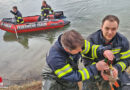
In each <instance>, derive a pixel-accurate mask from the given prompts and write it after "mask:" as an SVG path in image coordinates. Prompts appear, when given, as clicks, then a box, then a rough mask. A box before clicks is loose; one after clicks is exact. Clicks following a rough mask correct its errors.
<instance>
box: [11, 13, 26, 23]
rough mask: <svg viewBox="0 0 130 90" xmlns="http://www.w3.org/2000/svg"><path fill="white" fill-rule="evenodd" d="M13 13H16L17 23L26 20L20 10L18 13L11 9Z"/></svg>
mask: <svg viewBox="0 0 130 90" xmlns="http://www.w3.org/2000/svg"><path fill="white" fill-rule="evenodd" d="M11 13H12V14H14V16H15V19H16V21H17V24H22V23H24V20H23V18H22V14H21V13H20V12H19V11H17V12H16V13H15V12H13V11H11Z"/></svg>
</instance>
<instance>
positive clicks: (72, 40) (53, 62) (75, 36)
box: [42, 30, 114, 90]
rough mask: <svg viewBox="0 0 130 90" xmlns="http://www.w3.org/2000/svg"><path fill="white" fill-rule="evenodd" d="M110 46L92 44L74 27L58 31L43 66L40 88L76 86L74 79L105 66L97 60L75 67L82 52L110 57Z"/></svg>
mask: <svg viewBox="0 0 130 90" xmlns="http://www.w3.org/2000/svg"><path fill="white" fill-rule="evenodd" d="M110 48H111V47H109V46H107V47H102V46H99V45H91V44H90V43H89V42H88V41H86V40H84V39H83V37H82V36H81V35H80V34H79V33H78V32H76V31H75V30H70V31H67V32H65V33H64V34H62V35H60V36H59V38H58V40H57V41H56V43H55V44H54V45H53V46H52V47H51V49H50V50H49V53H48V54H47V57H46V63H45V66H44V68H43V87H42V90H78V89H79V87H78V85H77V82H79V81H84V80H86V79H89V78H90V77H93V76H95V75H97V74H98V71H101V70H106V69H108V65H107V64H106V63H105V62H104V61H99V62H98V63H96V64H93V65H91V66H88V67H84V68H83V69H81V70H79V69H78V61H79V59H80V58H81V53H84V54H87V55H88V56H89V57H90V56H94V57H102V56H103V55H104V56H105V57H106V58H108V59H110V60H112V59H113V58H114V55H113V54H112V52H111V51H110V50H107V49H110Z"/></svg>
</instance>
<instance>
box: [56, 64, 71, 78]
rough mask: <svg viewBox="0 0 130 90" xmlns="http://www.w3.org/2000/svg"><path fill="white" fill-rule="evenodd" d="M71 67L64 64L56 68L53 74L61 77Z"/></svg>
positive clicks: (68, 71) (69, 70)
mask: <svg viewBox="0 0 130 90" xmlns="http://www.w3.org/2000/svg"><path fill="white" fill-rule="evenodd" d="M72 70H73V69H72V68H71V66H70V64H67V65H65V66H64V67H62V68H61V69H57V70H56V71H55V74H56V75H57V76H58V78H61V77H63V76H64V75H66V74H68V73H70V72H71V71H72Z"/></svg>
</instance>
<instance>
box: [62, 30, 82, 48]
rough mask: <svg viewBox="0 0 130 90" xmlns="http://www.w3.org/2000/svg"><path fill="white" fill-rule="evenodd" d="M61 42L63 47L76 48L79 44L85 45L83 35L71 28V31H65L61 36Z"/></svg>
mask: <svg viewBox="0 0 130 90" xmlns="http://www.w3.org/2000/svg"><path fill="white" fill-rule="evenodd" d="M61 43H62V46H63V48H67V49H69V50H74V49H76V48H77V47H78V46H81V47H82V46H83V45H84V39H83V37H82V36H81V34H80V33H78V32H77V31H75V30H70V31H67V32H65V33H64V34H63V35H62V36H61Z"/></svg>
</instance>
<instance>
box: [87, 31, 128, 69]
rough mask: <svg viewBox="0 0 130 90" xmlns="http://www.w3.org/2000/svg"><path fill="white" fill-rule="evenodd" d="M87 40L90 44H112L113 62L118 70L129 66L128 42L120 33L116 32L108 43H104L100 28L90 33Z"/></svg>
mask: <svg viewBox="0 0 130 90" xmlns="http://www.w3.org/2000/svg"><path fill="white" fill-rule="evenodd" d="M87 40H88V41H90V42H91V43H92V44H98V45H103V46H107V45H112V52H113V54H114V55H115V57H116V59H115V60H114V63H113V64H114V65H115V67H116V68H117V69H118V71H124V70H125V69H126V67H128V66H129V59H130V50H129V42H128V40H127V39H126V38H125V37H124V36H123V35H122V34H120V33H118V32H117V34H116V35H115V37H114V38H113V39H112V40H111V41H110V42H109V43H105V39H104V38H103V36H102V32H101V30H98V31H97V32H95V33H93V34H91V35H90V36H89V37H88V39H87ZM100 59H103V58H100ZM96 62H97V61H96Z"/></svg>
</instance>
